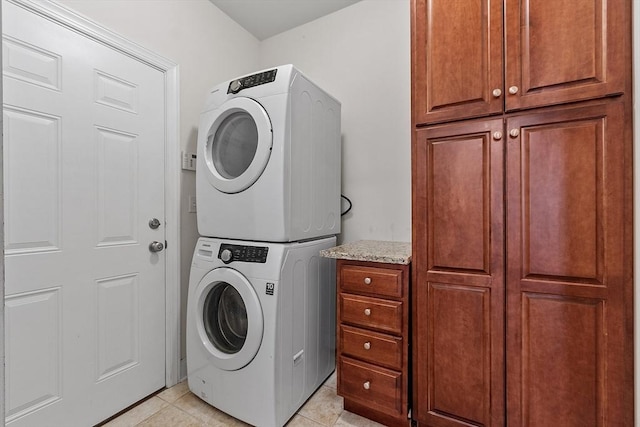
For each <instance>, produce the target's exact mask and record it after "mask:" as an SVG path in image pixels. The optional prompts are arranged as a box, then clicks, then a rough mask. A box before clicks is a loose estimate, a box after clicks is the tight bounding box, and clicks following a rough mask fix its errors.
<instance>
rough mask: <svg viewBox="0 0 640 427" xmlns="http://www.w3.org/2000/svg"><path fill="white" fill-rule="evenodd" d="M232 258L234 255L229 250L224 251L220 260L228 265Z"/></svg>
mask: <svg viewBox="0 0 640 427" xmlns="http://www.w3.org/2000/svg"><path fill="white" fill-rule="evenodd" d="M231 258H233V253H232V252H231V251H230V250H229V249H224V250H223V251H222V252H221V253H220V259H221V260H222V262H224V263H225V264H228V263H230V262H231Z"/></svg>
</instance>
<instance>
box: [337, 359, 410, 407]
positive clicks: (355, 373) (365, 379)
mask: <svg viewBox="0 0 640 427" xmlns="http://www.w3.org/2000/svg"><path fill="white" fill-rule="evenodd" d="M338 370H339V371H338V394H339V395H341V396H342V397H344V398H345V399H351V400H354V401H357V402H359V403H361V404H362V405H366V406H368V407H370V408H375V409H377V410H378V411H382V412H390V413H393V415H403V413H404V411H403V409H402V390H403V386H404V385H403V378H402V374H401V373H400V372H397V371H393V370H390V369H385V368H381V367H379V366H376V365H372V364H369V363H365V362H360V361H358V360H353V359H350V358H348V357H342V356H341V357H340V360H339V364H338Z"/></svg>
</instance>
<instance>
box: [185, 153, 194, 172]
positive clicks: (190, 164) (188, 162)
mask: <svg viewBox="0 0 640 427" xmlns="http://www.w3.org/2000/svg"><path fill="white" fill-rule="evenodd" d="M196 159H197V156H196V153H189V152H186V151H183V152H182V170H186V171H194V170H196Z"/></svg>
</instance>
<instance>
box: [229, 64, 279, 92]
mask: <svg viewBox="0 0 640 427" xmlns="http://www.w3.org/2000/svg"><path fill="white" fill-rule="evenodd" d="M277 72H278V70H277V69H273V70H269V71H263V72H262V73H258V74H253V75H250V76H247V77H242V78H240V79H236V80H231V83H229V88H228V89H227V93H238V92H240V91H241V90H242V89H247V88H250V87H254V86H259V85H263V84H265V83H271V82H272V81H275V79H276V73H277Z"/></svg>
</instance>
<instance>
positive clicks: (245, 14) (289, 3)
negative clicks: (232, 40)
mask: <svg viewBox="0 0 640 427" xmlns="http://www.w3.org/2000/svg"><path fill="white" fill-rule="evenodd" d="M358 1H360V0H211V2H212V3H213V4H215V5H216V6H217V7H218V8H219V9H221V10H222V11H223V12H224V13H226V14H227V15H229V16H230V17H231V19H233V20H234V21H236V22H237V23H238V24H240V25H241V26H242V27H243V28H244V29H246V30H247V31H249V32H250V33H251V34H253V35H254V36H255V37H256V38H257V39H258V40H264V39H266V38H269V37H271V36H274V35H276V34H279V33H281V32H283V31H287V30H290V29H291V28H294V27H297V26H298V25H302V24H306V23H307V22H311V21H313V20H314V19H318V18H320V17H322V16H325V15H328V14H330V13H333V12H335V11H336V10H340V9H342V8H344V7H347V6H350V5H352V4H354V3H357V2H358Z"/></svg>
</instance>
